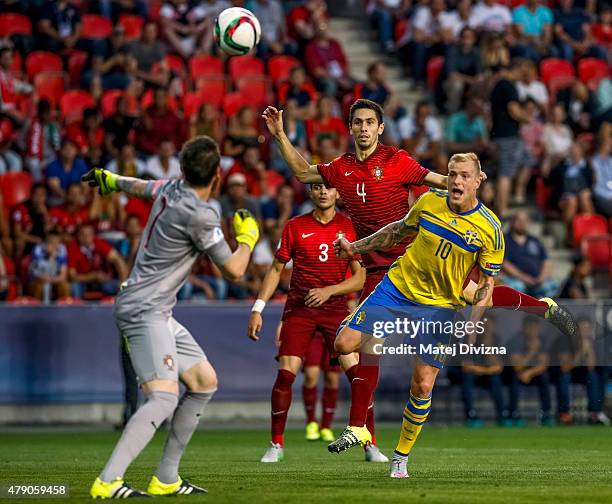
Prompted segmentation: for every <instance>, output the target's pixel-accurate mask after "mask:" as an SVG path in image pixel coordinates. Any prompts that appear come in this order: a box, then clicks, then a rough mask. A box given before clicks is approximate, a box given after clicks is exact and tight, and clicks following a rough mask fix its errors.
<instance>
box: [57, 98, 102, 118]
mask: <svg viewBox="0 0 612 504" xmlns="http://www.w3.org/2000/svg"><path fill="white" fill-rule="evenodd" d="M95 106H96V101H95V100H94V99H93V97H92V96H91V95H90V94H89V93H88V92H87V91H68V92H66V93H65V94H64V96H62V98H61V100H60V111H61V113H62V116H63V117H64V120H65V121H66V122H67V123H71V122H74V121H79V120H81V117H82V115H83V110H85V109H86V108H88V107H95Z"/></svg>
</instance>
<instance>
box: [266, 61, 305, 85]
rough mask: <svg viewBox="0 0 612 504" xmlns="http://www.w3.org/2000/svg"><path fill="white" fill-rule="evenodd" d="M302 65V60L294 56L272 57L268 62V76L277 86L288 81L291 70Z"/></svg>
mask: <svg viewBox="0 0 612 504" xmlns="http://www.w3.org/2000/svg"><path fill="white" fill-rule="evenodd" d="M299 64H300V60H298V59H297V58H294V57H293V56H284V55H280V56H272V57H271V58H270V59H269V60H268V75H269V76H270V79H272V82H273V83H274V85H275V86H278V84H280V83H281V82H283V81H285V80H287V78H288V77H289V73H290V72H291V69H292V68H293V67H295V66H298V65H299Z"/></svg>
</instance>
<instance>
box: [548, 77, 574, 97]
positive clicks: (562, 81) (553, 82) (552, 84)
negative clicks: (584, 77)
mask: <svg viewBox="0 0 612 504" xmlns="http://www.w3.org/2000/svg"><path fill="white" fill-rule="evenodd" d="M574 82H576V77H574V76H573V75H558V76H553V77H551V78H550V80H549V81H548V83H547V87H548V96H549V100H550V102H551V104H552V103H555V102H556V101H557V93H558V92H559V91H561V90H562V89H565V88H568V87H570V86H572V85H573V84H574Z"/></svg>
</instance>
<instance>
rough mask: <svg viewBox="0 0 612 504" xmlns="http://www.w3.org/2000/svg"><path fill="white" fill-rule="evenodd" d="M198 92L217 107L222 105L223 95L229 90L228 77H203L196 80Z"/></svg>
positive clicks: (207, 101)
mask: <svg viewBox="0 0 612 504" xmlns="http://www.w3.org/2000/svg"><path fill="white" fill-rule="evenodd" d="M195 87H196V89H197V93H198V94H201V95H203V96H204V101H205V102H206V103H212V104H213V105H215V106H216V107H219V106H221V104H222V103H223V97H224V96H225V94H226V92H227V85H226V78H225V77H224V76H217V77H214V76H209V77H203V78H200V79H198V80H197V82H196V86H195Z"/></svg>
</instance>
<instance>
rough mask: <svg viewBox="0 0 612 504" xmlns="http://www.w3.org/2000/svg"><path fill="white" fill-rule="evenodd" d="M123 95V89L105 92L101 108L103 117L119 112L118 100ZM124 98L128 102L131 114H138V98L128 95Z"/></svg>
mask: <svg viewBox="0 0 612 504" xmlns="http://www.w3.org/2000/svg"><path fill="white" fill-rule="evenodd" d="M123 94H124V91H122V90H121V89H109V90H107V91H104V94H103V95H102V100H100V108H101V111H102V116H103V117H109V116H111V115H113V114H114V113H115V110H117V98H119V97H120V96H121V95H123ZM124 96H125V97H126V98H127V100H128V110H129V113H130V114H133V115H136V114H138V100H137V99H136V97H135V96H134V95H131V94H127V93H126V94H125V95H124Z"/></svg>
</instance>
